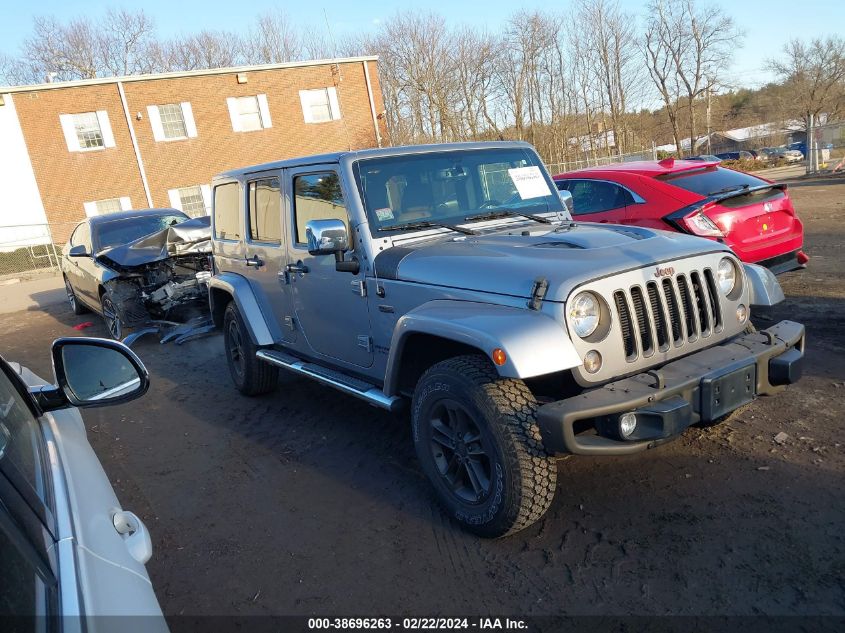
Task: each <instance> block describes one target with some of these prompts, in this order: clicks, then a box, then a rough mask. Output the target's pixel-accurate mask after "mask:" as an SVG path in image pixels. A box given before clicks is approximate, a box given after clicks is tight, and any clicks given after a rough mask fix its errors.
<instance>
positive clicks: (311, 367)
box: [255, 349, 403, 412]
mask: <svg viewBox="0 0 845 633" xmlns="http://www.w3.org/2000/svg"><path fill="white" fill-rule="evenodd" d="M255 355H256V357H258V358H260V359H261V360H263V361H265V362H267V363H270V364H271V365H276V366H277V367H281V368H282V369H287V370H288V371H292V372H294V373H296V374H300V375H302V376H308V378H311V379H313V380H316V381H317V382H320V383H322V384H324V385H328V386H329V387H334V388H335V389H337V390H338V391H342V392H343V393H347V394H349V395H351V396H355V397H356V398H360V399H361V400H364V401H365V402H368V403H370V404H371V405H373V406H376V407H379V408H380V409H386V410H388V411H391V412H394V411H398V410H399V409H400V408H401V407H402V405H403V399H402V398H400V397H399V396H386V395H385V394H384V392H383V391H382V390H381V389H379V388H378V387H376V386H375V385H371V384H370V383H368V382H365V381H363V380H358V379H357V378H352V377H350V376H347V375H345V374H343V373H341V372H339V371H335V370H333V369H329V368H328V367H323V366H322V365H318V364H316V363H307V362H305V361H304V360H302V359H300V358H297V357H296V356H291V355H290V354H285V353H284V352H279V351H277V350H272V349H260V350H258V351H257V352H256V354H255Z"/></svg>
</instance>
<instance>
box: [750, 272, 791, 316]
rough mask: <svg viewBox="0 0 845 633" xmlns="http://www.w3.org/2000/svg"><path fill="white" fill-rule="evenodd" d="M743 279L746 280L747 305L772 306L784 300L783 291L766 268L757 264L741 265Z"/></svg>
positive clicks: (775, 278)
mask: <svg viewBox="0 0 845 633" xmlns="http://www.w3.org/2000/svg"><path fill="white" fill-rule="evenodd" d="M742 267H743V268H744V269H745V278H746V279H747V280H748V287H749V293H748V303H749V305H750V306H751V307H752V308H753V307H754V306H773V305H777V304H778V303H780V302H781V301H783V300H784V298H785V297H784V296H783V289H782V288H781V287H780V283H779V282H778V280H777V277H775V274H774V273H773V272H772V271H771V270H769V269H768V268H764V267H763V266H758V265H757V264H743V265H742Z"/></svg>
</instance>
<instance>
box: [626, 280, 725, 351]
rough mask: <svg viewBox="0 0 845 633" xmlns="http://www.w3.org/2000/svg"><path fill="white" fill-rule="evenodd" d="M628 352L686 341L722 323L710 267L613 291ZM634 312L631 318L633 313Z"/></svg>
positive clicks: (665, 347)
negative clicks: (659, 281)
mask: <svg viewBox="0 0 845 633" xmlns="http://www.w3.org/2000/svg"><path fill="white" fill-rule="evenodd" d="M613 303H614V305H615V307H616V312H617V315H618V318H619V326H620V329H621V331H622V342H623V344H624V347H625V358H626V360H627V361H628V362H633V361H635V360H636V359H637V358H638V357H639V356H640V355H641V356H643V357H645V358H648V357H649V356H651V355H653V354H654V352H655V351H656V350H657V351H660V352H665V351H667V350H668V349H669V348H670V347H671V346H672V345H674V346H675V347H683V346H684V345H685V344H687V343H692V342H694V341H696V340H698V338H699V337H701V338H708V337H709V336H710V335H711V334H713V332H714V331H715V332H719V331H720V330H721V329H722V308H721V305H720V302H719V293H718V291H717V288H716V281H715V279H714V278H713V273H712V271H711V270H710V269H709V268H706V269H704V270H703V271H699V270H694V271H691V272H688V273H681V274H678V275H675V276H674V277H673V278H665V279H663V280H662V282H661V283H658V282H655V281H649V282H647V283H646V284H645V288H643V286H642V285H634V286H631V287H630V288H628V289H627V290H617V291H616V292H614V293H613ZM632 317H633V318H632Z"/></svg>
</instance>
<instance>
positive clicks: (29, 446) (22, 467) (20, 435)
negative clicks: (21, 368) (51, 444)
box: [0, 369, 50, 506]
mask: <svg viewBox="0 0 845 633" xmlns="http://www.w3.org/2000/svg"><path fill="white" fill-rule="evenodd" d="M43 450H44V449H43V445H42V440H41V431H40V429H39V428H38V422H37V420H36V419H35V416H34V415H33V414H32V411H31V410H30V408H29V406H28V404H27V402H26V401H25V400H24V397H23V395H22V394H21V393H20V392H19V391H18V390H17V388H16V387H15V385H14V383H13V382H12V380H11V379H10V378H9V376H8V375H6V373H5V371H3V370H2V369H0V466H2V465H3V464H4V463H5V462H6V461H7V460H8V462H10V463H11V464H12V465H13V466H14V467H15V469H16V470H17V471H18V472H19V473H20V474H21V475H23V478H24V479H25V480H26V482H27V483H28V484H29V485H30V486H31V487H32V489H33V490H34V491H35V493H36V494H37V495H38V498H39V499H41V501H43V502H44V505H47V506H49V505H50V504H49V500H48V498H47V485H46V482H45V475H44V467H43V462H42V453H43Z"/></svg>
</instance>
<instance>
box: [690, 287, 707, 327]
mask: <svg viewBox="0 0 845 633" xmlns="http://www.w3.org/2000/svg"><path fill="white" fill-rule="evenodd" d="M690 281H691V282H692V289H693V292H694V293H695V309H696V310H698V322H699V323H700V324H701V336H703V337H706V336H710V308H709V307H708V301H707V297H706V296H705V294H704V293H705V290H704V286H703V285H702V284H701V275H699V274H698V273H697V272H693V273H690Z"/></svg>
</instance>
